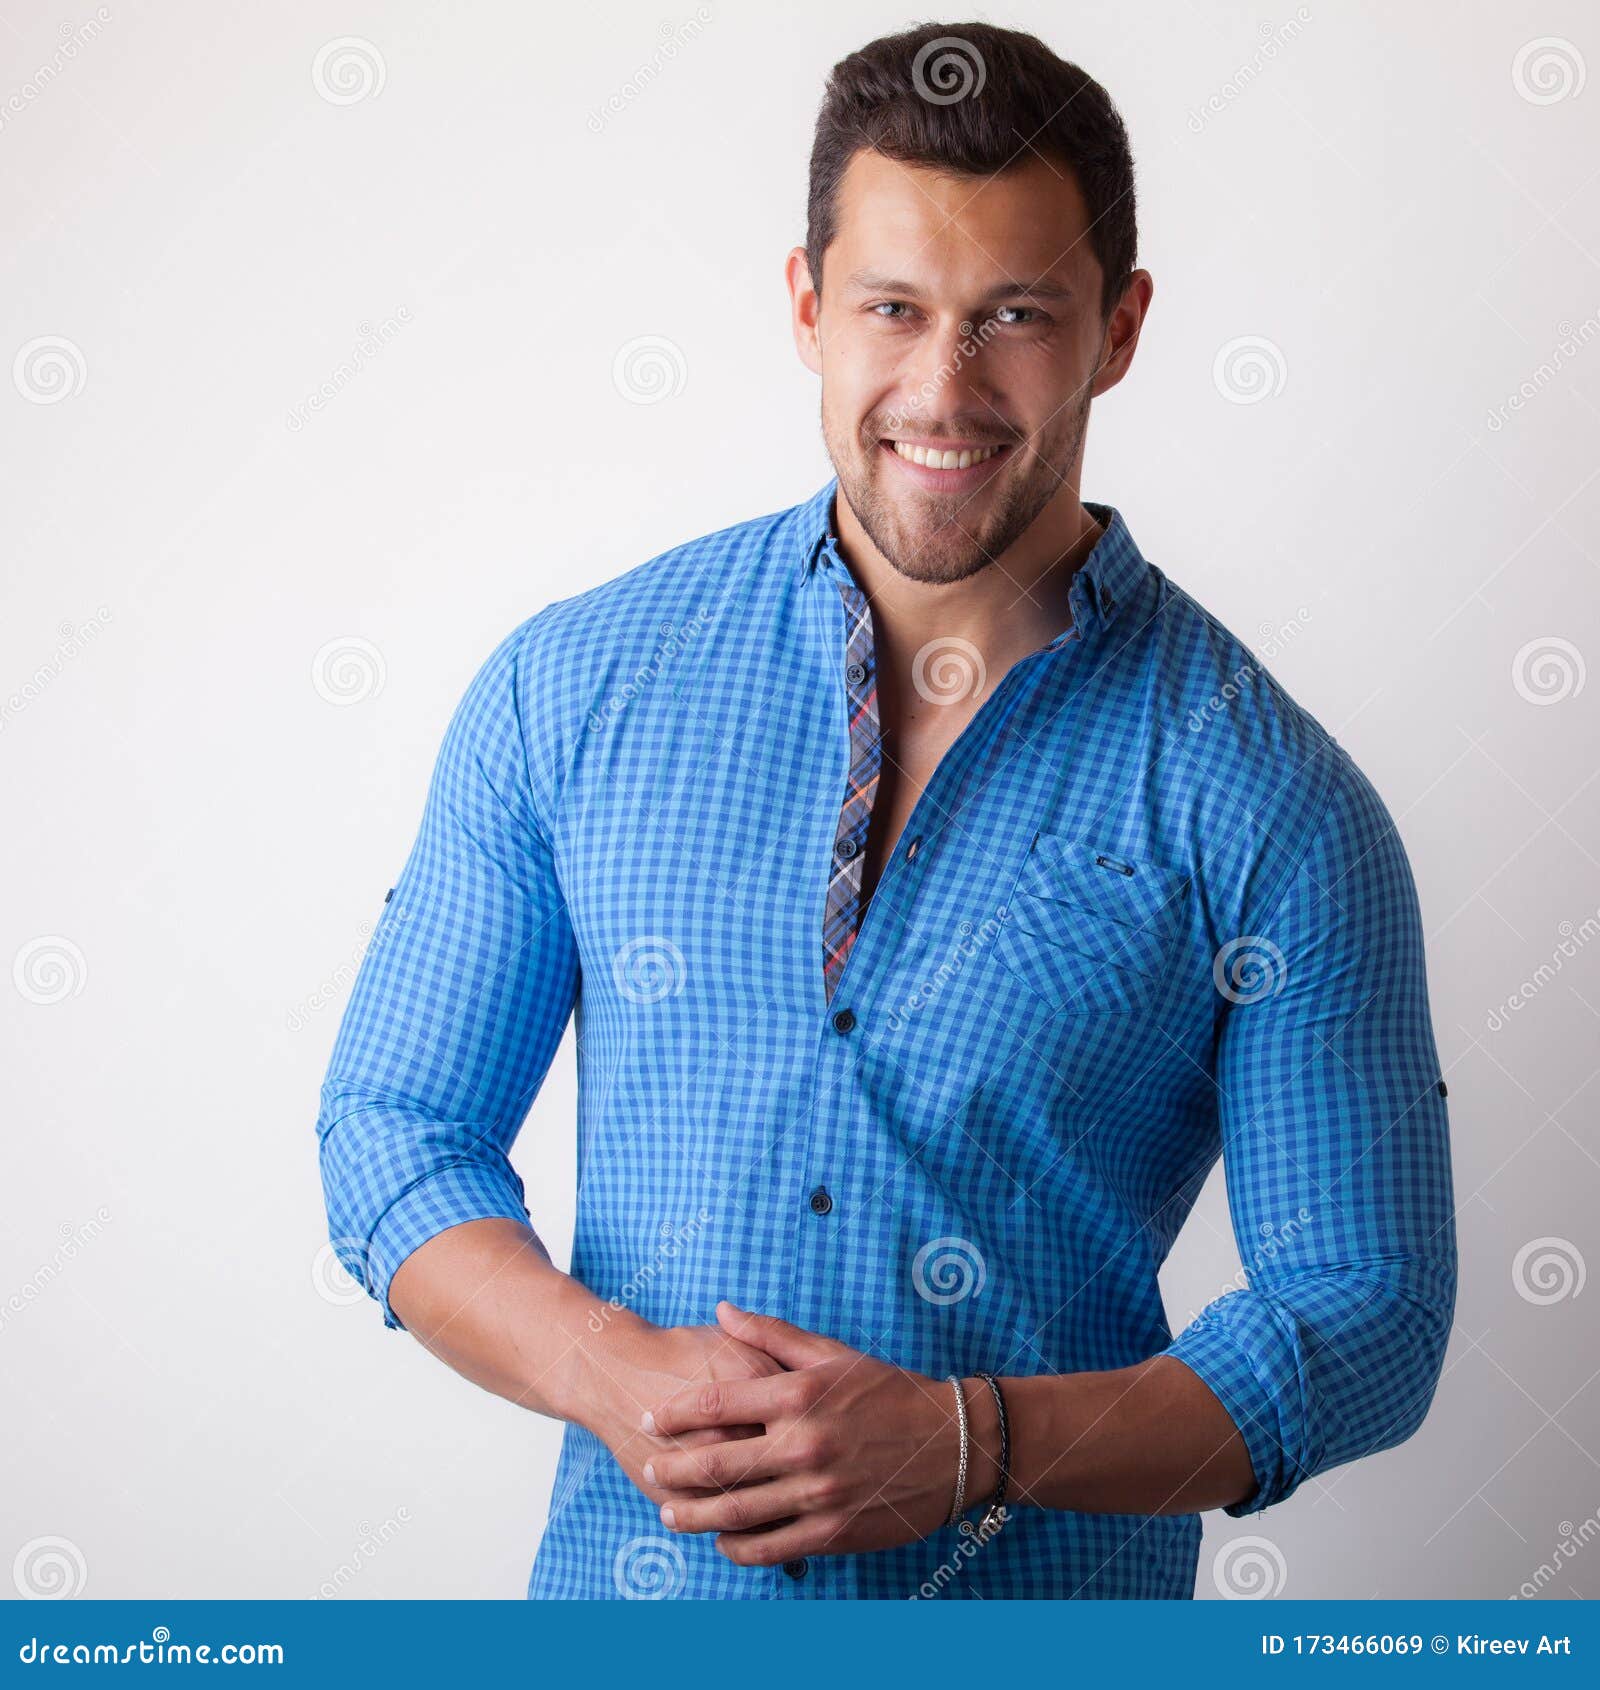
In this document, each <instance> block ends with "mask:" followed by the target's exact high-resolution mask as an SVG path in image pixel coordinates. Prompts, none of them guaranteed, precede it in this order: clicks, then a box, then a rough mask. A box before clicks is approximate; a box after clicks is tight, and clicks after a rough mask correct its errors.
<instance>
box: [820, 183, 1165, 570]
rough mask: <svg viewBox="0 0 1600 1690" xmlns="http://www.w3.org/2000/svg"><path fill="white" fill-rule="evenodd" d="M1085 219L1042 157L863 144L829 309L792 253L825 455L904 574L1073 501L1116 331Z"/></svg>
mask: <svg viewBox="0 0 1600 1690" xmlns="http://www.w3.org/2000/svg"><path fill="white" fill-rule="evenodd" d="M1088 226H1089V218H1088V211H1087V208H1086V207H1085V205H1084V202H1083V197H1082V195H1081V194H1080V192H1079V190H1078V187H1077V184H1076V182H1075V181H1074V180H1073V179H1072V177H1071V175H1070V173H1069V172H1068V171H1067V169H1066V168H1065V167H1064V166H1057V165H1054V164H1050V163H1046V162H1045V161H1044V160H1042V159H1040V158H1037V157H1033V156H1028V157H1027V162H1025V163H1020V164H1018V165H1016V166H1014V167H1013V168H1012V169H1010V170H1008V171H1006V172H1005V173H1004V174H1003V175H1000V176H993V177H973V176H949V175H945V174H943V173H942V172H940V171H936V170H932V169H929V168H927V167H925V166H921V165H911V164H900V163H896V162H895V161H893V160H891V159H887V158H884V157H883V156H882V155H881V154H878V153H874V152H859V153H857V154H856V155H855V157H854V159H852V160H851V163H850V166H849V169H848V171H847V172H846V174H845V178H844V181H843V183H842V184H841V187H840V190H839V199H838V217H837V233H836V234H835V237H834V239H833V241H832V242H831V243H830V245H829V247H828V249H827V253H826V255H825V259H824V267H823V269H824V274H823V289H822V297H821V305H820V310H819V309H818V308H817V306H816V302H815V299H814V297H813V298H812V301H811V304H810V306H809V308H808V307H807V305H806V303H805V299H804V294H805V292H806V291H807V290H806V288H805V278H806V276H807V274H808V273H807V272H806V271H805V269H804V266H803V265H801V266H799V267H798V269H797V268H796V267H795V266H794V263H793V260H791V283H792V284H793V283H794V281H795V279H796V277H798V278H799V282H800V288H799V290H798V291H797V292H796V298H795V305H796V316H797V325H796V326H797V333H799V334H801V335H802V339H803V344H802V356H803V357H805V358H806V361H807V362H808V363H810V364H811V366H812V367H813V368H817V369H820V373H821V376H822V431H823V438H824V440H825V442H826V444H827V449H828V456H829V457H830V458H831V459H832V461H833V467H834V471H835V473H836V474H837V475H838V477H839V485H840V489H841V491H842V492H843V493H844V495H845V497H846V498H847V499H848V500H849V502H850V507H851V509H852V510H853V511H854V512H855V514H856V517H857V519H858V520H859V521H860V523H861V526H862V527H863V528H864V529H865V530H866V532H867V534H868V535H869V536H870V538H871V539H872V542H873V544H874V545H875V546H876V547H877V548H878V550H879V551H880V552H881V553H882V554H883V555H884V557H885V558H886V559H887V560H888V561H889V562H890V564H892V565H893V567H894V568H895V569H897V570H899V572H900V573H901V574H902V575H906V576H908V577H910V578H911V579H913V580H918V581H928V582H950V581H960V580H963V579H965V578H966V577H967V576H969V575H972V574H975V573H976V572H977V571H978V570H980V569H983V568H984V567H985V566H986V565H987V564H989V563H990V562H992V561H994V560H995V559H997V558H999V557H1000V556H1001V554H1002V553H1004V552H1005V551H1006V550H1007V548H1008V547H1010V546H1011V545H1012V544H1013V543H1014V542H1015V541H1016V540H1017V539H1018V538H1019V537H1020V536H1021V535H1022V534H1023V533H1024V532H1026V530H1027V529H1028V527H1029V525H1030V524H1031V523H1032V522H1033V521H1034V519H1035V518H1036V517H1037V516H1038V515H1039V513H1040V512H1041V511H1042V510H1043V509H1044V508H1045V506H1046V505H1047V504H1048V503H1049V502H1050V500H1051V499H1053V498H1054V497H1056V495H1057V494H1058V493H1060V492H1062V489H1063V487H1064V486H1065V487H1066V489H1067V490H1066V493H1065V497H1067V498H1068V499H1069V500H1072V501H1073V502H1074V503H1075V502H1076V498H1077V494H1076V478H1077V466H1078V461H1079V457H1080V454H1081V450H1082V445H1083V435H1084V429H1085V427H1086V425H1087V423H1088V416H1089V400H1090V395H1091V391H1092V384H1093V383H1094V379H1095V377H1096V375H1097V373H1098V371H1099V366H1100V361H1101V356H1102V352H1103V349H1104V346H1105V340H1106V326H1105V323H1104V321H1103V319H1102V317H1101V312H1100V288H1101V275H1100V265H1099V262H1098V261H1097V259H1096V258H1095V256H1094V253H1093V251H1092V250H1091V248H1090V245H1089V240H1088V233H1087V231H1088ZM808 312H809V314H810V315H811V316H812V317H813V321H812V322H811V323H807V322H806V321H805V319H806V317H807V315H808ZM808 330H809V331H810V332H809V333H808V332H807V331H808ZM1130 352H1131V348H1130ZM1119 373H1120V372H1119ZM1112 379H1115V377H1113V378H1112ZM1100 385H1101V386H1106V385H1110V383H1109V382H1103V383H1101V384H1100ZM1093 390H1098V389H1093ZM919 459H920V460H921V461H918V460H919ZM963 463H964V465H965V467H963Z"/></svg>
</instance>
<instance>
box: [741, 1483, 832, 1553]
mask: <svg viewBox="0 0 1600 1690" xmlns="http://www.w3.org/2000/svg"><path fill="white" fill-rule="evenodd" d="M740 1494H742V1493H740ZM835 1529H836V1522H835V1521H834V1520H833V1519H832V1518H831V1517H829V1516H825V1515H819V1514H812V1515H810V1516H808V1517H804V1518H801V1519H797V1520H791V1521H789V1522H788V1523H787V1524H784V1523H779V1524H775V1525H772V1526H769V1527H767V1528H766V1529H765V1530H763V1531H754V1532H723V1533H722V1534H721V1535H720V1536H719V1537H718V1538H717V1544H716V1548H717V1553H718V1554H719V1555H721V1556H722V1557H723V1558H724V1559H726V1560H729V1561H732V1562H733V1564H734V1565H735V1566H736V1567H776V1566H777V1565H778V1564H779V1563H780V1562H782V1561H794V1560H798V1559H799V1558H800V1556H802V1555H821V1554H822V1553H823V1552H824V1551H825V1550H826V1549H827V1546H828V1543H829V1540H830V1539H831V1538H832V1537H833V1535H834V1531H835Z"/></svg>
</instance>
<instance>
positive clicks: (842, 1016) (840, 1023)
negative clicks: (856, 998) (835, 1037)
mask: <svg viewBox="0 0 1600 1690" xmlns="http://www.w3.org/2000/svg"><path fill="white" fill-rule="evenodd" d="M855 1024H856V1012H855V1011H854V1010H853V1009H841V1010H840V1011H839V1013H838V1014H837V1015H836V1016H834V1018H833V1030H834V1032H836V1033H848V1032H849V1031H850V1029H851V1028H852V1027H853V1026H855Z"/></svg>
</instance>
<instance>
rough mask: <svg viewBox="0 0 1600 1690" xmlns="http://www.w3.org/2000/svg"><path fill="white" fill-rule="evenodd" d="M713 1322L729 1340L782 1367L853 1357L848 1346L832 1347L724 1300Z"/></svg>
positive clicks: (830, 1341) (775, 1319)
mask: <svg viewBox="0 0 1600 1690" xmlns="http://www.w3.org/2000/svg"><path fill="white" fill-rule="evenodd" d="M717 1322H718V1324H719V1325H720V1326H721V1327H722V1330H723V1331H724V1332H726V1333H728V1335H729V1336H730V1337H734V1338H737V1339H739V1341H740V1342H741V1343H745V1344H753V1345H754V1346H755V1348H756V1349H758V1350H765V1351H766V1353H767V1354H768V1355H769V1356H771V1357H772V1359H773V1360H774V1361H781V1362H782V1363H783V1365H784V1366H785V1367H815V1366H816V1365H817V1363H818V1362H819V1361H832V1360H834V1359H835V1357H838V1356H844V1355H853V1354H854V1353H855V1352H854V1351H853V1350H851V1348H850V1346H849V1345H848V1344H840V1343H836V1342H835V1341H834V1340H833V1339H832V1338H824V1337H823V1336H822V1334H821V1333H819V1332H807V1331H806V1329H805V1328H804V1327H803V1326H791V1325H790V1324H789V1322H788V1321H786V1320H779V1319H778V1317H777V1316H776V1315H772V1314H751V1313H750V1311H749V1310H748V1309H741V1308H739V1307H738V1306H737V1304H734V1303H730V1302H728V1301H727V1299H726V1298H724V1299H723V1301H722V1302H720V1303H718V1304H717Z"/></svg>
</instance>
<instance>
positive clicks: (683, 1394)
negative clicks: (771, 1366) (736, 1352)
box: [639, 1373, 790, 1438]
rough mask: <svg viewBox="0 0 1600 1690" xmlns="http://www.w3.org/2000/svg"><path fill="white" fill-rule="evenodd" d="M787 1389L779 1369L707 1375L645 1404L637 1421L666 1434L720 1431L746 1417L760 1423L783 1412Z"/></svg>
mask: <svg viewBox="0 0 1600 1690" xmlns="http://www.w3.org/2000/svg"><path fill="white" fill-rule="evenodd" d="M789 1392H790V1387H789V1381H788V1377H787V1375H785V1374H782V1373H774V1374H772V1375H771V1377H770V1378H766V1379H708V1380H706V1381H704V1382H703V1383H701V1384H697V1385H685V1386H684V1388H683V1389H682V1390H681V1391H678V1392H676V1393H675V1394H674V1395H673V1396H670V1397H668V1398H667V1399H666V1400H665V1401H664V1402H662V1403H658V1404H657V1405H656V1407H655V1408H653V1409H650V1408H647V1409H646V1410H645V1411H644V1414H643V1415H642V1416H641V1418H640V1421H639V1424H640V1426H641V1427H642V1428H643V1429H644V1430H645V1431H646V1432H652V1433H654V1434H655V1436H657V1437H666V1438H670V1437H676V1436H677V1435H678V1434H679V1433H680V1432H692V1431H695V1430H697V1429H700V1428H703V1427H707V1426H716V1427H719V1428H721V1429H722V1430H723V1432H724V1433H726V1432H727V1430H728V1428H730V1427H733V1426H742V1425H744V1424H746V1423H747V1422H750V1421H754V1422H755V1423H757V1424H758V1425H762V1426H764V1425H766V1423H767V1422H768V1421H769V1420H773V1419H776V1418H777V1417H778V1416H779V1415H781V1414H782V1413H783V1411H784V1407H785V1404H786V1403H787V1402H788V1400H789Z"/></svg>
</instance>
